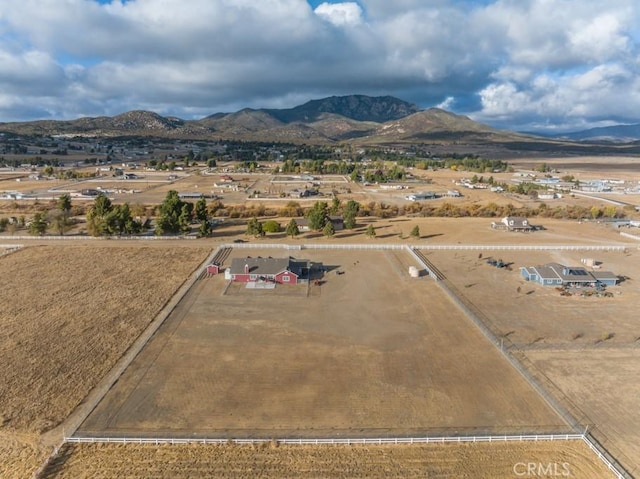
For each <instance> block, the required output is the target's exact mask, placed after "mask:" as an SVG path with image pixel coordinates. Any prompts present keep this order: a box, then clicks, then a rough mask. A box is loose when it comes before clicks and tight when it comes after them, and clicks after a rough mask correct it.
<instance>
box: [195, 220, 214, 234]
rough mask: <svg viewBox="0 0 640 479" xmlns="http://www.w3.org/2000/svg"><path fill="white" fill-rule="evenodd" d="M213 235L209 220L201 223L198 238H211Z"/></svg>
mask: <svg viewBox="0 0 640 479" xmlns="http://www.w3.org/2000/svg"><path fill="white" fill-rule="evenodd" d="M211 233H213V228H212V227H211V223H210V222H209V221H208V220H206V221H201V222H200V227H199V228H198V236H199V237H201V238H206V237H208V236H211Z"/></svg>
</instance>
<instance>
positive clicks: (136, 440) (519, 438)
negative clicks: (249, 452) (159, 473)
mask: <svg viewBox="0 0 640 479" xmlns="http://www.w3.org/2000/svg"><path fill="white" fill-rule="evenodd" d="M577 440H582V441H583V442H584V443H585V444H587V446H588V447H589V449H590V450H591V451H592V452H593V453H594V454H595V455H596V456H597V457H598V459H600V460H601V461H602V462H603V464H604V465H605V466H607V468H608V469H609V470H610V471H611V472H612V473H613V475H614V476H615V477H616V479H631V478H632V476H631V475H629V474H628V473H626V472H623V471H621V470H620V469H619V468H618V467H616V466H615V465H614V464H613V463H612V462H611V461H610V460H609V458H608V457H606V456H605V455H604V454H602V452H601V451H600V449H599V448H598V447H597V446H596V445H594V444H593V443H592V442H591V440H590V439H589V437H588V435H585V434H522V435H508V436H506V435H505V436H439V437H381V438H316V439H225V438H199V439H197V438H150V437H65V438H64V442H65V443H85V444H86V443H88V444H93V443H103V444H154V445H160V444H264V443H269V442H276V443H278V444H287V445H318V446H319V445H358V444H367V445H397V444H451V443H479V442H482V443H484V442H490V443H493V442H537V441H577Z"/></svg>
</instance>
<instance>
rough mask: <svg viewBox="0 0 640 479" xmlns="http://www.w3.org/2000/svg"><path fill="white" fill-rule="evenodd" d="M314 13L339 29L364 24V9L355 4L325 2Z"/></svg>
mask: <svg viewBox="0 0 640 479" xmlns="http://www.w3.org/2000/svg"><path fill="white" fill-rule="evenodd" d="M314 12H315V14H316V15H318V16H319V17H321V18H324V19H325V20H327V21H329V22H331V23H333V24H334V25H336V26H339V27H342V26H348V25H357V24H359V23H362V8H360V5H358V4H357V3H355V2H343V3H327V2H324V3H321V4H320V5H318V6H317V7H316V9H315V10H314Z"/></svg>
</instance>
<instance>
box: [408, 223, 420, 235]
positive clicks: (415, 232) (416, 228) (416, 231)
mask: <svg viewBox="0 0 640 479" xmlns="http://www.w3.org/2000/svg"><path fill="white" fill-rule="evenodd" d="M409 236H411V237H412V238H420V227H419V226H418V225H415V226H414V227H413V229H412V230H411V233H409Z"/></svg>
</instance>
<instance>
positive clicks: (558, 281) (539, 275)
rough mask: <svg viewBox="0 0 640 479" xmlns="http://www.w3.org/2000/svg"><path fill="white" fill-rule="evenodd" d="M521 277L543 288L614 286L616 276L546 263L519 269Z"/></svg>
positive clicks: (616, 280) (616, 279) (579, 267)
mask: <svg viewBox="0 0 640 479" xmlns="http://www.w3.org/2000/svg"><path fill="white" fill-rule="evenodd" d="M520 273H521V274H522V277H523V278H524V279H526V280H527V281H535V282H537V283H540V284H541V285H543V286H597V285H603V286H615V285H616V284H618V276H616V275H615V274H613V273H612V272H610V271H589V270H587V269H586V268H584V267H582V266H564V265H562V264H560V263H547V264H543V265H540V266H528V267H524V266H523V267H522V268H520Z"/></svg>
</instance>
